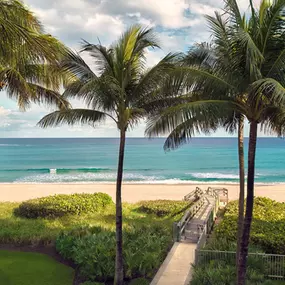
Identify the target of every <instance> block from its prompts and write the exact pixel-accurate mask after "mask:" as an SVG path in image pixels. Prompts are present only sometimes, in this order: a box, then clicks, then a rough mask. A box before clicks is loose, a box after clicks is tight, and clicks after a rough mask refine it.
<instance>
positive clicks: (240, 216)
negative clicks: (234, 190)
mask: <svg viewBox="0 0 285 285" xmlns="http://www.w3.org/2000/svg"><path fill="white" fill-rule="evenodd" d="M238 156H239V187H240V189H239V213H238V232H237V253H236V268H238V261H239V254H240V243H241V239H242V232H243V219H244V117H243V116H242V115H241V116H240V118H239V123H238ZM237 273H238V272H237Z"/></svg>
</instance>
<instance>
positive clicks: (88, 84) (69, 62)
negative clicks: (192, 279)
mask: <svg viewBox="0 0 285 285" xmlns="http://www.w3.org/2000/svg"><path fill="white" fill-rule="evenodd" d="M155 47H159V44H158V41H157V39H156V37H155V34H154V32H153V30H152V29H143V28H142V27H140V26H132V27H131V28H129V29H128V30H127V31H126V32H125V33H124V34H123V35H122V36H121V38H120V39H119V40H118V41H117V42H116V43H115V44H113V45H112V46H111V47H109V48H107V47H104V46H102V45H101V44H100V43H99V44H98V45H93V44H90V43H88V42H84V43H83V49H82V51H83V52H88V53H89V54H90V55H91V57H92V58H93V59H94V63H95V68H96V70H97V71H98V75H96V74H95V73H94V72H93V71H92V70H91V68H90V67H89V66H88V65H87V64H86V63H85V62H84V60H83V59H82V58H81V57H80V56H79V55H78V54H75V53H73V52H71V51H70V52H69V54H68V56H67V57H66V58H65V60H63V62H62V68H63V70H64V71H67V72H69V73H70V74H72V75H73V76H71V79H73V82H72V83H70V84H69V85H68V86H67V87H66V90H65V92H64V94H63V96H64V98H78V99H80V100H82V101H83V102H84V103H85V104H86V106H87V108H86V109H68V110H61V111H56V112H53V113H51V114H49V115H47V116H45V117H44V118H43V119H42V120H41V121H40V122H39V125H40V126H42V127H48V126H57V125H61V124H63V123H67V124H69V125H73V124H76V123H81V124H90V125H92V126H95V124H98V123H101V122H102V121H104V120H105V119H107V118H110V119H111V120H113V121H114V123H115V124H116V125H117V128H118V130H119V132H120V147H119V159H118V170H117V183H116V270H115V280H114V284H116V285H122V284H123V278H124V274H123V256H122V246H123V240H122V197H121V188H122V179H123V164H124V151H125V141H126V132H127V131H128V130H129V129H131V128H132V127H133V126H134V125H136V124H137V123H138V122H139V120H140V119H141V118H143V117H144V116H145V114H146V109H144V108H143V106H144V105H145V101H146V100H147V99H149V98H150V97H152V98H154V97H155V96H156V93H158V90H159V88H160V86H161V82H162V81H163V80H165V78H166V77H167V74H168V73H169V72H170V70H172V69H173V61H174V60H175V57H176V55H172V54H168V55H167V56H166V57H164V58H163V59H162V60H161V61H160V62H159V63H158V64H157V65H155V66H154V67H152V68H150V69H146V57H145V55H146V51H147V50H148V49H149V48H155Z"/></svg>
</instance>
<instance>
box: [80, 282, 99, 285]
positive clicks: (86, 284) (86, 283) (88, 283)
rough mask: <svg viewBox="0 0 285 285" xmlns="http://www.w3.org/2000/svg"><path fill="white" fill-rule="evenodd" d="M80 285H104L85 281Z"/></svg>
mask: <svg viewBox="0 0 285 285" xmlns="http://www.w3.org/2000/svg"><path fill="white" fill-rule="evenodd" d="M80 285H104V284H103V283H99V282H91V281H86V282H84V283H81V284H80Z"/></svg>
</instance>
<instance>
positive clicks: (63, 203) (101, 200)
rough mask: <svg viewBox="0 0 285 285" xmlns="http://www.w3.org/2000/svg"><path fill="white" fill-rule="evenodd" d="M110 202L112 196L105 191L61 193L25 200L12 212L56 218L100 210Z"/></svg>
mask: <svg viewBox="0 0 285 285" xmlns="http://www.w3.org/2000/svg"><path fill="white" fill-rule="evenodd" d="M112 204H113V201H112V198H111V197H110V196H109V195H107V194H105V193H94V194H72V195H64V194H61V195H54V196H48V197H44V198H38V199H32V200H28V201H25V202H23V203H21V204H20V205H19V207H18V208H16V209H15V211H14V213H15V214H16V215H17V216H20V217H24V218H28V219H37V218H57V217H62V216H65V215H80V214H82V213H87V212H98V211H102V210H103V209H104V208H106V207H107V206H110V205H112Z"/></svg>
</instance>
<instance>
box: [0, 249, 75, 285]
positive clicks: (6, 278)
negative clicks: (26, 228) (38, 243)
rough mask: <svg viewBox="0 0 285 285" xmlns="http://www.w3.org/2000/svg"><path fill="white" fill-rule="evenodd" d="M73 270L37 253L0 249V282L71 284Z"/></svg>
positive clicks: (26, 284)
mask: <svg viewBox="0 0 285 285" xmlns="http://www.w3.org/2000/svg"><path fill="white" fill-rule="evenodd" d="M73 278H74V270H73V269H72V268H70V267H67V266H65V265H63V264H61V263H58V262H56V261H54V260H53V259H52V258H50V257H48V256H46V255H43V254H39V253H26V252H10V251H2V250H1V251H0V280H1V281H0V283H1V284H5V285H39V284H41V285H71V284H72V282H73Z"/></svg>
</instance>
